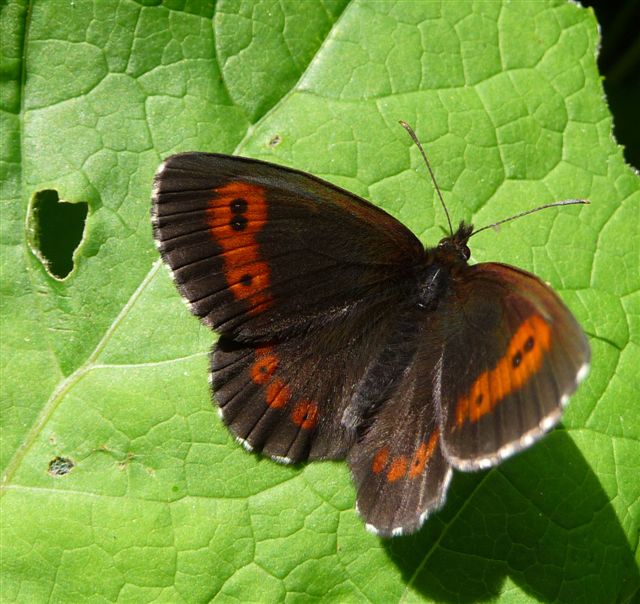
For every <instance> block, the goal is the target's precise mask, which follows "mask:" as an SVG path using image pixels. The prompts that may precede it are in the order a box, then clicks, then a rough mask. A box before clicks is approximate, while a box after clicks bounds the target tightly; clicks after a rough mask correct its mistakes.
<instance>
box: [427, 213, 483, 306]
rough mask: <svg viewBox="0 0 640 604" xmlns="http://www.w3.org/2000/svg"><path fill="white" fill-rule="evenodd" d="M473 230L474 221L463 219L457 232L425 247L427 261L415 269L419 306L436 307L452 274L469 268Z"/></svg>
mask: <svg viewBox="0 0 640 604" xmlns="http://www.w3.org/2000/svg"><path fill="white" fill-rule="evenodd" d="M472 231H473V227H472V226H471V225H467V224H465V223H464V222H461V223H460V226H459V227H458V230H457V231H456V232H455V233H453V234H452V235H450V236H449V237H445V238H444V239H442V240H441V241H440V243H438V245H437V246H435V247H432V248H426V249H425V251H424V261H423V262H422V263H421V265H420V266H419V267H418V268H417V270H416V278H417V304H418V306H419V307H420V308H423V309H425V310H429V311H433V310H435V309H436V308H437V306H438V302H439V300H440V299H441V298H442V296H443V295H444V293H445V291H446V289H447V287H448V285H449V282H450V280H451V278H452V277H454V276H455V274H456V273H458V272H459V271H461V270H464V269H465V268H466V266H467V261H468V260H469V256H470V255H471V252H470V251H469V248H468V246H467V241H469V237H470V236H471V233H472Z"/></svg>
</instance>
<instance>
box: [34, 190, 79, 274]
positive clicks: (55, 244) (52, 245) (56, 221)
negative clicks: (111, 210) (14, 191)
mask: <svg viewBox="0 0 640 604" xmlns="http://www.w3.org/2000/svg"><path fill="white" fill-rule="evenodd" d="M88 209H89V206H88V205H87V204H86V203H85V202H84V201H81V202H78V203H69V202H66V201H60V198H59V197H58V192H57V191H54V190H51V189H47V190H45V191H39V192H38V193H36V194H35V196H34V198H33V205H32V210H31V216H30V225H29V226H30V231H31V234H32V236H33V240H32V244H33V246H34V247H35V251H36V254H37V255H38V256H39V258H40V259H41V260H42V262H43V263H44V265H45V267H46V268H47V270H48V271H49V273H50V274H51V275H52V276H53V277H55V278H57V279H64V278H65V277H66V276H67V275H68V274H69V273H70V272H71V271H72V270H73V253H74V252H75V250H76V248H77V247H78V244H79V243H80V241H81V240H82V234H83V233H84V226H85V222H86V220H87V212H88Z"/></svg>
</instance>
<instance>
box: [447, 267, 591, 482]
mask: <svg viewBox="0 0 640 604" xmlns="http://www.w3.org/2000/svg"><path fill="white" fill-rule="evenodd" d="M439 312H440V316H441V318H442V322H440V323H439V325H438V326H437V329H438V330H440V333H441V336H440V338H439V340H440V341H441V342H442V345H441V348H440V353H439V359H440V360H439V363H438V367H437V376H436V380H435V384H436V393H437V397H436V398H437V401H436V402H437V403H438V406H439V409H440V429H441V432H442V440H443V449H444V453H445V455H446V457H447V459H448V460H449V461H450V462H451V464H452V465H453V466H454V467H456V468H458V469H461V470H473V469H477V468H486V467H490V466H492V465H495V464H497V463H499V462H500V461H501V460H502V459H504V458H505V457H508V456H510V455H512V454H513V453H515V452H516V451H519V450H521V449H523V448H525V447H528V446H529V445H531V444H532V443H533V442H534V441H536V440H538V439H539V438H540V437H541V436H542V435H543V434H544V433H545V432H547V431H548V430H549V429H550V428H552V427H553V426H554V425H555V424H556V423H557V422H558V421H559V420H560V417H561V414H562V409H563V407H564V406H565V405H566V404H567V402H568V399H569V396H570V395H571V394H572V393H573V392H574V391H575V389H576V388H577V386H578V384H579V382H580V381H581V380H582V379H584V377H585V376H586V374H587V372H588V369H589V360H590V348H589V343H588V341H587V338H586V337H585V335H584V333H583V331H582V329H581V328H580V326H579V325H578V323H577V321H576V320H575V319H574V317H573V315H572V314H571V312H570V311H569V309H568V308H567V307H566V306H565V305H564V304H563V302H562V301H561V300H560V298H559V297H558V296H557V295H556V294H555V293H554V292H553V291H552V289H551V288H550V287H549V286H547V285H545V284H544V283H543V282H542V281H540V279H538V278H537V277H536V276H535V275H532V274H531V273H528V272H526V271H523V270H520V269H517V268H514V267H511V266H507V265H503V264H497V263H484V264H476V265H474V266H470V267H465V269H464V271H463V272H462V273H461V274H460V276H459V277H458V278H457V279H454V280H453V282H452V284H451V287H450V288H449V291H448V293H447V295H446V296H445V298H444V299H443V300H442V301H441V304H440V306H439Z"/></svg>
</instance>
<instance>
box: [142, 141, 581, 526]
mask: <svg viewBox="0 0 640 604" xmlns="http://www.w3.org/2000/svg"><path fill="white" fill-rule="evenodd" d="M152 220H153V227H154V236H155V239H156V243H157V245H158V248H159V250H160V253H161V255H162V257H163V259H164V261H165V262H166V264H167V265H168V266H169V267H170V268H171V270H172V274H173V278H174V280H175V282H176V285H177V287H178V289H179V291H180V292H181V294H182V295H183V297H184V298H185V299H186V300H187V302H188V303H189V306H190V309H191V310H192V312H193V313H194V314H196V315H197V316H198V317H200V319H201V320H202V321H203V322H204V323H205V324H207V325H208V326H210V327H212V328H213V329H215V330H216V331H218V332H219V334H220V339H219V340H218V342H217V344H216V345H215V347H214V350H213V353H212V357H211V384H212V388H213V392H214V397H215V400H216V402H217V404H218V406H219V410H220V415H221V417H222V420H223V422H224V423H225V424H226V425H227V426H228V428H229V429H230V430H231V432H232V433H233V434H234V435H235V436H236V438H237V439H238V440H239V441H240V442H242V444H243V445H244V446H245V447H246V448H248V449H250V450H255V451H260V452H262V453H263V454H265V455H268V456H270V457H271V458H273V459H275V460H276V461H280V462H286V463H295V462H299V461H303V460H313V459H342V458H346V459H347V461H348V463H349V465H350V467H351V470H352V473H353V476H354V480H355V483H356V487H357V489H358V509H359V511H360V514H361V515H362V516H363V517H364V519H365V521H366V523H367V525H368V528H370V529H371V530H373V531H375V532H376V533H378V534H381V535H384V536H390V535H398V534H403V533H408V532H411V531H414V530H416V529H417V528H419V526H420V525H421V523H422V522H423V520H424V518H425V517H426V516H427V515H428V514H429V513H430V512H432V511H433V510H436V509H438V507H440V505H441V504H442V502H443V501H444V498H445V494H446V489H447V485H448V482H449V479H450V476H451V470H452V468H458V469H462V470H472V469H478V468H483V467H489V466H491V465H494V464H496V463H498V462H499V461H500V460H501V459H503V458H504V457H507V456H508V455H510V454H512V453H514V452H515V451H517V450H519V449H522V448H524V447H526V446H528V445H530V444H531V443H532V442H533V441H535V440H536V439H538V438H539V437H540V436H541V435H542V434H543V433H544V432H546V431H548V430H549V429H550V428H551V427H552V426H553V425H555V424H556V423H557V422H558V420H559V419H560V416H561V411H562V407H563V406H564V405H565V404H566V401H567V400H568V396H569V395H570V394H571V393H572V392H573V391H574V390H575V388H576V387H577V383H578V382H579V381H580V379H582V378H583V377H584V375H585V374H586V371H587V367H588V362H589V357H590V352H589V346H588V343H587V341H586V338H585V336H584V334H583V333H582V330H581V329H580V327H579V326H578V324H577V322H576V321H575V319H574V318H573V316H572V315H571V313H570V312H569V310H568V309H567V308H566V307H565V306H564V304H563V303H562V301H561V300H560V299H559V298H558V296H557V295H556V294H555V293H554V292H553V291H552V290H551V289H550V288H549V287H548V286H546V285H545V284H544V283H542V282H541V281H540V280H539V279H538V278H537V277H535V276H534V275H531V274H530V273H527V272H525V271H522V270H520V269H517V268H514V267H510V266H507V265H502V264H497V263H484V264H476V265H469V264H468V260H469V257H470V252H469V248H468V247H467V243H468V240H469V237H470V236H471V234H472V232H473V229H472V227H471V226H469V225H465V224H464V223H462V224H461V225H460V227H459V228H458V230H457V231H456V232H454V233H452V235H451V236H449V237H446V238H444V239H443V240H442V241H441V242H440V243H439V244H438V245H437V246H435V247H432V248H426V249H425V248H424V247H423V246H422V244H421V243H420V241H419V240H418V239H417V238H416V237H415V235H413V234H412V233H411V232H410V231H409V230H408V229H407V228H406V227H404V226H403V225H402V224H401V223H399V222H398V221H397V220H395V219H394V218H393V217H391V216H390V215H388V214H387V213H385V212H384V211H382V210H380V209H379V208H377V207H376V206H374V205H372V204H370V203H369V202H366V201H364V200H362V199H360V198H358V197H356V196H355V195H353V194H351V193H349V192H347V191H344V190H343V189H340V188H338V187H335V186H333V185H331V184H329V183H326V182H324V181H322V180H320V179H317V178H315V177H313V176H310V175H308V174H305V173H302V172H298V171H295V170H290V169H287V168H283V167H280V166H276V165H272V164H268V163H265V162H260V161H256V160H250V159H246V158H238V157H231V156H224V155H216V154H204V153H187V154H181V155H177V156H173V157H171V158H169V159H167V160H166V161H165V163H164V164H163V165H162V166H161V168H160V170H159V171H158V174H157V176H156V182H155V190H154V196H153V206H152Z"/></svg>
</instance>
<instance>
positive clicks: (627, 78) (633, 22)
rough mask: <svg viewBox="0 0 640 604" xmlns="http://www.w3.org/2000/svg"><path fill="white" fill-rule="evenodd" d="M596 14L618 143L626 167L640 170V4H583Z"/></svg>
mask: <svg viewBox="0 0 640 604" xmlns="http://www.w3.org/2000/svg"><path fill="white" fill-rule="evenodd" d="M582 5H583V6H590V7H592V8H593V10H594V11H595V13H596V17H597V19H598V23H599V24H600V28H601V35H602V47H601V49H600V54H599V56H598V67H599V68H600V72H601V73H602V75H603V76H604V90H605V93H606V95H607V103H608V104H609V109H610V110H611V113H612V114H613V131H614V134H615V137H616V140H617V141H618V142H619V143H620V144H621V145H624V148H625V149H624V157H625V160H626V161H627V163H629V164H631V165H632V166H634V167H635V168H636V169H639V168H640V128H638V125H637V121H638V107H640V36H638V24H639V23H640V1H639V0H623V1H622V2H611V1H610V0H584V1H583V2H582Z"/></svg>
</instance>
